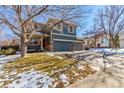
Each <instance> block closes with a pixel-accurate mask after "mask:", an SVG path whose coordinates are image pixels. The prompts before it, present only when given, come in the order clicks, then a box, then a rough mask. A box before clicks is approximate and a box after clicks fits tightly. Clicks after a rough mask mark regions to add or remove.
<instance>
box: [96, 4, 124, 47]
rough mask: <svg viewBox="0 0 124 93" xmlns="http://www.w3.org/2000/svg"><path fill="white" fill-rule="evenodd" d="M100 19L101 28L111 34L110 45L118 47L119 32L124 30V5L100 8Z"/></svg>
mask: <svg viewBox="0 0 124 93" xmlns="http://www.w3.org/2000/svg"><path fill="white" fill-rule="evenodd" d="M98 20H99V23H98V24H99V26H100V28H101V29H102V30H103V31H105V32H106V33H108V34H109V36H110V43H111V44H110V47H113V48H116V47H117V46H116V45H118V42H117V41H118V40H117V39H118V35H119V32H121V31H122V30H124V6H115V5H113V6H105V8H104V9H103V10H99V13H98Z"/></svg>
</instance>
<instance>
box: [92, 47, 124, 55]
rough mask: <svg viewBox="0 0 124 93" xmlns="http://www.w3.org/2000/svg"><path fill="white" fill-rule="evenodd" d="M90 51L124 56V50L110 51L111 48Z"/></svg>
mask: <svg viewBox="0 0 124 93" xmlns="http://www.w3.org/2000/svg"><path fill="white" fill-rule="evenodd" d="M90 50H91V51H96V52H102V53H113V54H124V49H123V48H120V49H112V48H92V49H90Z"/></svg>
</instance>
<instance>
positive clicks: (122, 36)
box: [119, 31, 124, 48]
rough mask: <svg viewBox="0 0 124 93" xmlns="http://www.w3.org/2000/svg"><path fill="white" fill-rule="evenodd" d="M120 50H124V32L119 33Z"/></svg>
mask: <svg viewBox="0 0 124 93" xmlns="http://www.w3.org/2000/svg"><path fill="white" fill-rule="evenodd" d="M119 39H120V48H124V31H122V32H120V33H119Z"/></svg>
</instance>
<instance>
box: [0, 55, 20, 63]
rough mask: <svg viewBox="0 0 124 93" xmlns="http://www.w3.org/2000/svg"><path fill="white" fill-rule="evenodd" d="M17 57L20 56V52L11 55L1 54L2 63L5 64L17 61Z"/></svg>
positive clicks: (0, 60) (0, 61)
mask: <svg viewBox="0 0 124 93" xmlns="http://www.w3.org/2000/svg"><path fill="white" fill-rule="evenodd" d="M17 58H20V54H18V55H9V56H5V55H1V56H0V64H5V63H7V62H11V61H15V60H16V59H17Z"/></svg>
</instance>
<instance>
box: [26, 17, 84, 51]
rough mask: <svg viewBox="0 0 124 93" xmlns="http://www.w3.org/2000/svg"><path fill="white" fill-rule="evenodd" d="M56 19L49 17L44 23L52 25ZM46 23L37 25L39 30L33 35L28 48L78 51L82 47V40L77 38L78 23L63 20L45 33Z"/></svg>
mask: <svg viewBox="0 0 124 93" xmlns="http://www.w3.org/2000/svg"><path fill="white" fill-rule="evenodd" d="M56 21H58V19H49V20H48V21H47V22H46V23H44V24H48V25H52V24H54V23H55V22H56ZM44 24H38V25H36V29H39V31H37V32H36V33H35V34H34V35H33V38H32V40H31V42H30V43H29V45H28V50H42V51H44V50H49V51H78V50H81V49H82V41H79V40H77V37H76V28H77V24H75V23H73V22H69V21H65V22H61V23H59V24H57V25H56V26H54V28H53V29H52V30H51V31H48V32H45V34H44V32H42V31H41V30H42V29H45V26H44ZM46 28H47V27H46ZM46 31H47V30H46Z"/></svg>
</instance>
